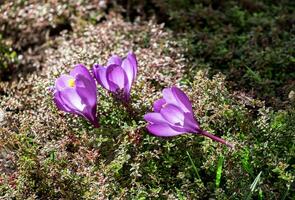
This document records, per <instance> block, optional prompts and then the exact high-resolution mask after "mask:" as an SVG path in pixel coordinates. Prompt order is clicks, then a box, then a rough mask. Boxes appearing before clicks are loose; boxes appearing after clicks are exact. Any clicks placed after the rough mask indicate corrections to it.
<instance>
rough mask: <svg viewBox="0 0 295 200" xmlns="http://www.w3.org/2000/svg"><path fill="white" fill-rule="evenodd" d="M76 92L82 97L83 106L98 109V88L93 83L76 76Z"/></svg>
mask: <svg viewBox="0 0 295 200" xmlns="http://www.w3.org/2000/svg"><path fill="white" fill-rule="evenodd" d="M75 83H76V88H75V89H76V91H77V93H78V95H79V96H80V97H81V100H82V102H83V104H86V105H87V106H90V107H94V106H95V107H96V101H97V97H96V87H95V84H93V81H90V80H88V79H87V78H85V76H83V75H80V74H78V75H77V76H76V81H75Z"/></svg>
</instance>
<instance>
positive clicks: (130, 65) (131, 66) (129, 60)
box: [122, 52, 137, 90]
mask: <svg viewBox="0 0 295 200" xmlns="http://www.w3.org/2000/svg"><path fill="white" fill-rule="evenodd" d="M122 68H123V69H124V71H125V72H126V75H127V78H128V83H129V87H130V88H131V85H132V83H133V82H134V80H135V78H136V74H137V60H136V56H135V55H134V54H133V53H132V52H129V53H128V55H127V57H126V58H125V59H124V60H123V63H122ZM130 88H129V90H130Z"/></svg>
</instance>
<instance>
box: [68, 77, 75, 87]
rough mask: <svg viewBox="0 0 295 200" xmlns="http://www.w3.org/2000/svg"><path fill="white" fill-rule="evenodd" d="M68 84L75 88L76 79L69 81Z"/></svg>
mask: <svg viewBox="0 0 295 200" xmlns="http://www.w3.org/2000/svg"><path fill="white" fill-rule="evenodd" d="M68 84H69V86H70V87H74V86H75V79H70V80H69V81H68Z"/></svg>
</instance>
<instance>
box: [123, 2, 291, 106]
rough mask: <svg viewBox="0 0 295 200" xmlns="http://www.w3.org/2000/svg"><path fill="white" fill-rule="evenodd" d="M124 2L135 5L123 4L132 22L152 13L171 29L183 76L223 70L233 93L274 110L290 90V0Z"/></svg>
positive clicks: (282, 103) (285, 99) (284, 102)
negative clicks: (184, 62)
mask: <svg viewBox="0 0 295 200" xmlns="http://www.w3.org/2000/svg"><path fill="white" fill-rule="evenodd" d="M128 2H129V3H130V4H131V5H133V4H134V5H133V6H129V7H128V6H126V9H127V8H129V10H128V12H127V14H129V15H130V18H131V19H133V18H135V16H138V15H141V16H142V14H141V13H144V14H143V15H144V16H146V14H148V13H153V14H154V15H156V16H157V20H158V21H159V22H164V23H165V25H166V27H168V28H171V29H172V30H174V31H175V35H176V36H178V37H179V40H180V42H182V43H183V44H184V48H186V49H187V52H186V54H185V55H186V57H187V59H189V60H190V61H191V62H192V63H193V64H192V65H191V66H190V67H189V68H187V72H188V73H190V72H191V71H197V70H199V69H200V68H201V69H210V71H209V72H210V76H212V75H214V74H216V73H217V72H222V73H224V74H226V75H227V81H229V82H230V85H231V87H232V88H233V89H234V90H244V91H246V92H247V93H248V94H249V95H251V96H253V97H255V98H256V97H257V98H260V99H263V100H265V101H266V103H267V105H271V106H273V107H276V108H283V107H284V106H285V105H286V101H288V94H289V93H290V91H292V90H293V91H294V90H295V84H294V78H295V72H294V69H293V68H294V61H295V60H294V54H295V52H294V49H295V48H294V42H295V37H294V30H295V27H294V22H295V21H294V19H295V18H294V8H295V4H294V1H292V0H281V1H267V0H266V1H264V0H259V1H252V0H241V1H234V0H227V1H224V0H223V1H215V0H181V1H178V0H161V1H136V0H135V1H128ZM131 2H132V3H131ZM146 10H149V11H150V12H146ZM146 17H149V16H146ZM192 78H193V77H192V76H189V80H190V81H191V80H192ZM287 104H288V103H287Z"/></svg>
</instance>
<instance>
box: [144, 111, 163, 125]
mask: <svg viewBox="0 0 295 200" xmlns="http://www.w3.org/2000/svg"><path fill="white" fill-rule="evenodd" d="M143 118H144V119H145V120H146V121H147V122H149V123H152V124H161V123H166V124H167V123H168V122H167V121H166V120H165V119H164V118H163V116H162V115H161V114H160V113H147V114H145V115H144V117H143Z"/></svg>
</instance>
